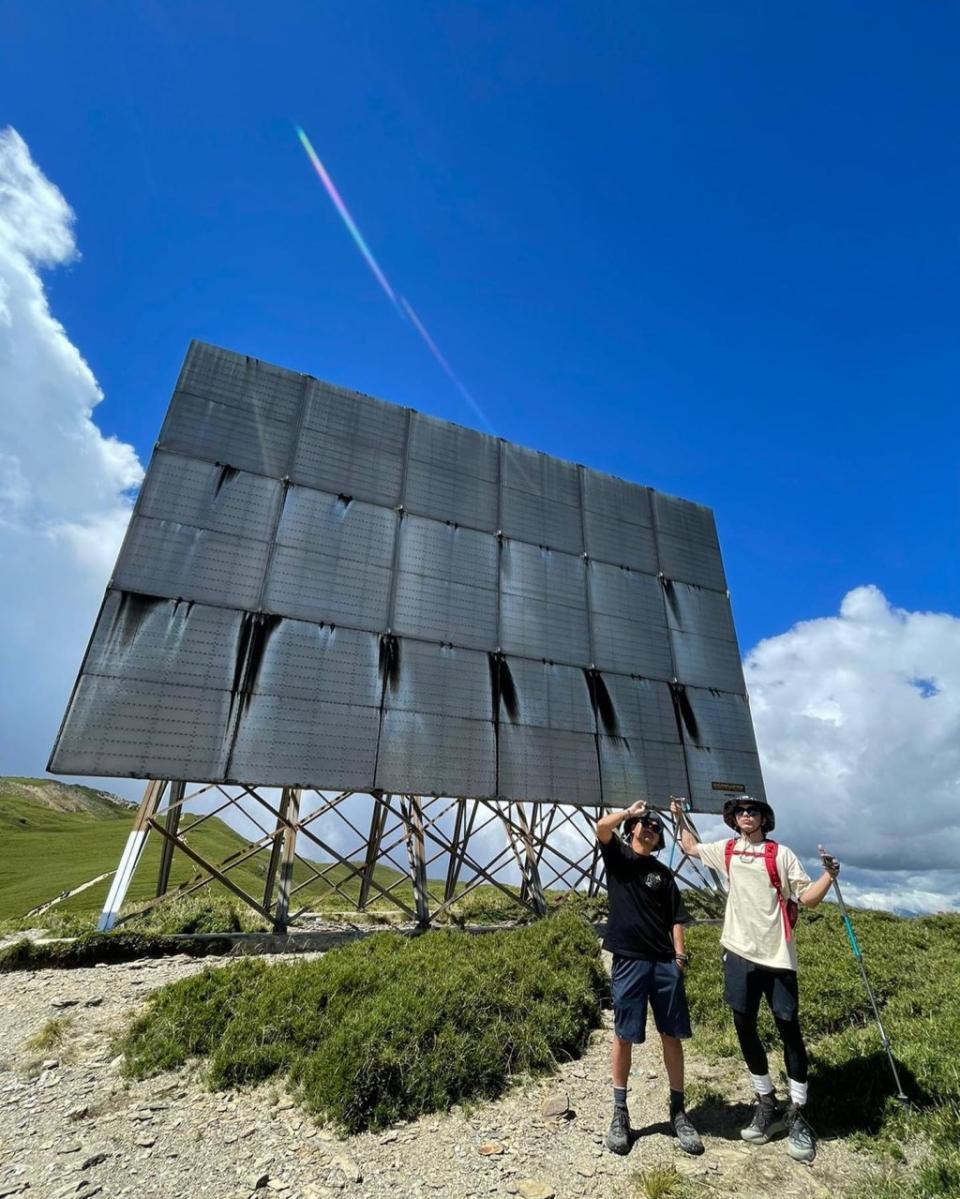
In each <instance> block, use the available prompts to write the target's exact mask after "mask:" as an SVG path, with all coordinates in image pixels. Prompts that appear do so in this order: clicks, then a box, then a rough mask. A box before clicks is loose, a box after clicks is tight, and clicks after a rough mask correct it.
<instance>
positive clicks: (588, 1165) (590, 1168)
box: [577, 1162, 597, 1178]
mask: <svg viewBox="0 0 960 1199" xmlns="http://www.w3.org/2000/svg"><path fill="white" fill-rule="evenodd" d="M596 1172H597V1169H596V1166H594V1165H593V1163H592V1162H581V1163H580V1165H579V1166H577V1173H578V1174H579V1175H580V1177H581V1178H592V1177H593V1176H594V1174H596Z"/></svg>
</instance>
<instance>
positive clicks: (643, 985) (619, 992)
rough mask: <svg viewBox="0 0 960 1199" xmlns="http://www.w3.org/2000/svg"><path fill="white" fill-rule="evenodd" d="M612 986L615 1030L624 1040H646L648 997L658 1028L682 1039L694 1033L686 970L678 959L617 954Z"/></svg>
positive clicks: (611, 978)
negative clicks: (646, 958) (685, 978)
mask: <svg viewBox="0 0 960 1199" xmlns="http://www.w3.org/2000/svg"><path fill="white" fill-rule="evenodd" d="M610 990H611V994H612V996H613V1030H614V1032H615V1033H616V1034H617V1036H618V1037H619V1038H620V1040H621V1041H631V1042H632V1043H633V1044H634V1045H642V1044H643V1042H644V1040H646V1036H647V1001H648V1000H649V1002H650V1006H651V1007H652V1008H653V1019H654V1021H655V1022H656V1025H657V1032H660V1033H665V1034H666V1035H667V1036H668V1037H680V1038H681V1039H686V1038H687V1037H689V1036H691V1035H692V1034H691V1031H690V1009H689V1008H688V1007H687V993H686V990H685V989H684V986H683V972H682V971H681V969H680V967H679V966H678V965H677V963H676V962H645V961H642V960H641V959H640V958H622V957H619V956H618V955H617V954H614V955H613V971H612V973H611V976H610Z"/></svg>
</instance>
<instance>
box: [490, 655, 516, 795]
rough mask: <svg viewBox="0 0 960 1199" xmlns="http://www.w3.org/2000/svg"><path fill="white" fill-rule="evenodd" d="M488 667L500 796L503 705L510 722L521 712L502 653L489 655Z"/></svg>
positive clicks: (497, 786) (496, 788)
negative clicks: (501, 710) (501, 717)
mask: <svg viewBox="0 0 960 1199" xmlns="http://www.w3.org/2000/svg"><path fill="white" fill-rule="evenodd" d="M487 666H488V667H489V670H490V706H491V710H492V713H493V742H494V759H495V763H496V765H495V772H496V786H495V788H494V790H495V793H496V794H497V795H499V794H500V709H501V704H502V706H503V708H504V709H505V710H506V713H507V719H508V720H511V721H512V720H516V718H517V714H518V713H519V711H520V704H519V702H518V700H517V687H516V684H515V683H514V681H513V674H512V673H511V671H510V667H509V665H508V664H507V660H506V658H504V656H503V654H501V653H488V654H487Z"/></svg>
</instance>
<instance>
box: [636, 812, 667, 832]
mask: <svg viewBox="0 0 960 1199" xmlns="http://www.w3.org/2000/svg"><path fill="white" fill-rule="evenodd" d="M637 823H638V824H642V825H643V827H644V828H652V829H655V830H656V831H657V832H658V833H660V832H663V824H662V823H661V822H660V821H659V820H658V819H657V818H656V816H641V817H640V819H639V820H638V821H637Z"/></svg>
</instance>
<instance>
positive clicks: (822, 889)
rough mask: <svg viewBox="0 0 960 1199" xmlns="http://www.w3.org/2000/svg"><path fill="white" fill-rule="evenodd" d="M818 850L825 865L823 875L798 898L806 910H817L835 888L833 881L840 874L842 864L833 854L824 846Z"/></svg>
mask: <svg viewBox="0 0 960 1199" xmlns="http://www.w3.org/2000/svg"><path fill="white" fill-rule="evenodd" d="M818 849H819V850H820V861H821V862H822V863H823V874H821V875H820V877H819V878H818V879H815V880H814V881H813V882H812V883H811V884H810V886H809V887H807V888H806V889H805V890H804V891H802V892H801V893H800V894H799V895H798V896H797V899H798V900H799V902H800V903H802V904H803V906H804V907H805V908H815V907H816V906H817V904H818V903H822V902H823V900H824V899H826V896H827V892H828V891H829V890H830V888H831V887H832V886H833V880H834V879H835V878H836V877H837V875H838V874H839V873H840V863H839V862H838V861H837V859H836V858H835V857H833V855H832V854H829V853H826V852H825V850H824V848H823V846H822V845H820V846H818Z"/></svg>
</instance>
